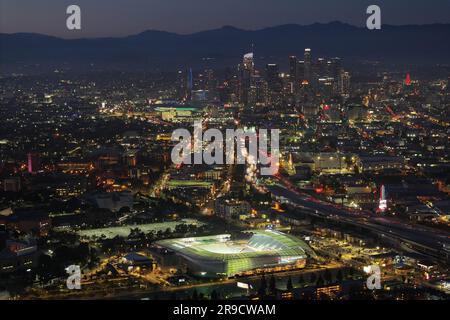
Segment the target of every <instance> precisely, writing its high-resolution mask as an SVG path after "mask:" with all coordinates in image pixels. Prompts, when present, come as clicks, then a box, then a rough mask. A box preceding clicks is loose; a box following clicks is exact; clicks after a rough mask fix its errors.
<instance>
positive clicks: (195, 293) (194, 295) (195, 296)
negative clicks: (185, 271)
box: [192, 289, 198, 300]
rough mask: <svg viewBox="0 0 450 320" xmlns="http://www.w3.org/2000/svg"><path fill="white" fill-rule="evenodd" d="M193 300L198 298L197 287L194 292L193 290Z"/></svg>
mask: <svg viewBox="0 0 450 320" xmlns="http://www.w3.org/2000/svg"><path fill="white" fill-rule="evenodd" d="M192 300H198V293H197V289H194V292H192Z"/></svg>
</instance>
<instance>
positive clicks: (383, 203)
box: [378, 185, 388, 213]
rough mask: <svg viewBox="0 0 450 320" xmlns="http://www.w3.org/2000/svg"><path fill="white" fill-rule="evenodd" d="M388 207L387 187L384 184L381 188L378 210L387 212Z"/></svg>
mask: <svg viewBox="0 0 450 320" xmlns="http://www.w3.org/2000/svg"><path fill="white" fill-rule="evenodd" d="M387 208H388V206H387V199H386V187H385V186H384V185H382V186H381V188H380V202H379V204H378V212H381V213H382V212H385V211H386V210H387Z"/></svg>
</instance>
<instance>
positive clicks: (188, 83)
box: [186, 68, 194, 101]
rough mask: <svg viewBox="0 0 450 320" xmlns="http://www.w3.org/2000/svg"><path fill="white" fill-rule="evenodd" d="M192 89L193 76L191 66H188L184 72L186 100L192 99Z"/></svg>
mask: <svg viewBox="0 0 450 320" xmlns="http://www.w3.org/2000/svg"><path fill="white" fill-rule="evenodd" d="M193 89H194V76H193V74H192V68H189V70H188V71H187V74H186V100H187V101H190V100H191V99H192V90H193Z"/></svg>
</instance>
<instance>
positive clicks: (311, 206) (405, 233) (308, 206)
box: [266, 178, 450, 262]
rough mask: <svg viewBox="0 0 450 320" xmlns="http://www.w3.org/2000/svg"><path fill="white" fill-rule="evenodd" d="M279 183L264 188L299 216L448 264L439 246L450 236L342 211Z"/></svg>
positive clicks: (288, 185) (363, 213) (449, 243)
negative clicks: (369, 234) (349, 229)
mask: <svg viewBox="0 0 450 320" xmlns="http://www.w3.org/2000/svg"><path fill="white" fill-rule="evenodd" d="M279 182H280V183H279V184H275V185H267V186H266V188H267V190H268V191H269V192H271V193H272V195H274V196H275V197H277V198H283V199H284V200H285V201H287V202H288V203H289V204H291V205H293V206H295V207H297V208H299V209H301V210H302V212H303V213H305V214H308V215H311V216H316V217H320V218H325V219H329V220H335V221H338V222H341V223H346V224H349V225H354V226H357V227H360V228H362V229H366V230H369V231H371V232H373V233H376V234H378V235H380V236H381V237H385V238H387V239H389V240H391V241H392V240H393V241H399V244H402V245H404V246H406V247H408V248H410V249H411V251H417V252H420V253H421V254H423V255H426V256H428V257H429V258H432V259H433V260H440V261H444V262H448V261H449V254H450V253H449V252H448V251H445V250H444V248H443V245H444V244H446V246H447V248H448V247H449V246H450V238H449V236H450V234H449V233H445V232H443V231H440V230H435V229H432V228H427V227H423V226H415V225H411V224H408V223H406V222H403V221H400V220H399V219H396V218H387V217H383V216H380V215H378V214H374V213H371V212H367V211H357V210H351V209H346V208H343V207H340V206H338V205H334V204H331V203H327V202H325V201H321V200H318V199H315V198H313V197H311V196H310V195H307V194H304V193H301V192H299V191H297V190H295V188H294V186H292V185H291V184H290V183H289V182H288V181H286V180H285V179H283V178H279Z"/></svg>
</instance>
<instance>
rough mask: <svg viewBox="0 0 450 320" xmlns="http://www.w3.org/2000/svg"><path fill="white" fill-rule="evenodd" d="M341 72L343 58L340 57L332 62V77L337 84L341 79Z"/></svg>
mask: <svg viewBox="0 0 450 320" xmlns="http://www.w3.org/2000/svg"><path fill="white" fill-rule="evenodd" d="M341 70H342V60H341V58H338V57H335V58H332V59H331V61H330V76H331V77H333V78H334V80H335V81H336V82H337V81H338V79H339V75H340V74H341Z"/></svg>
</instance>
